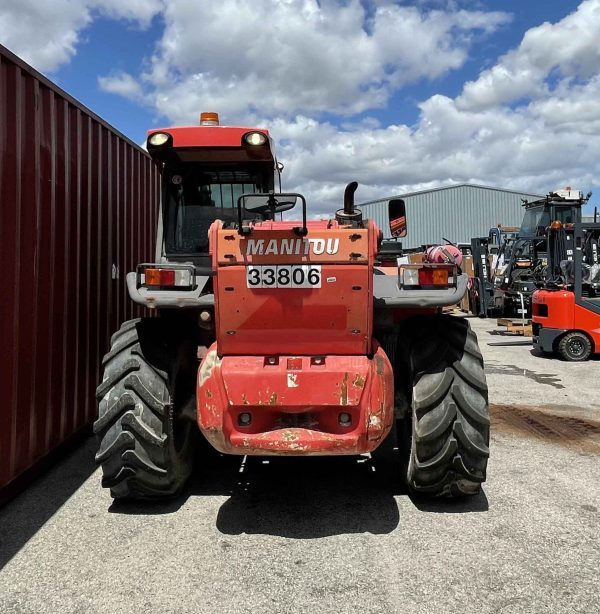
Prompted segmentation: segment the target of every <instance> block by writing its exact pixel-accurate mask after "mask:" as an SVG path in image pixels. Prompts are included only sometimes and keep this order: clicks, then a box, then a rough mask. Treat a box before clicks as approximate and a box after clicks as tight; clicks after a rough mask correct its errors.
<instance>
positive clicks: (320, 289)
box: [94, 115, 490, 498]
mask: <svg viewBox="0 0 600 614" xmlns="http://www.w3.org/2000/svg"><path fill="white" fill-rule="evenodd" d="M207 121H209V122H210V123H211V124H213V125H207ZM202 123H203V125H200V126H197V127H187V128H169V129H163V130H152V131H151V132H150V133H149V135H148V152H149V153H150V155H151V156H153V158H154V159H155V160H156V161H157V162H158V163H159V164H160V165H161V168H162V181H163V192H162V209H161V218H160V222H159V228H158V234H157V251H156V262H154V263H142V264H140V265H139V266H138V267H137V270H136V271H135V272H131V273H129V274H128V276H127V283H128V288H129V292H130V295H131V297H132V299H133V300H135V301H136V302H138V303H140V304H141V305H145V306H146V307H149V308H152V309H153V310H154V311H155V314H156V316H157V317H147V318H142V319H138V320H132V321H129V322H126V323H125V324H123V325H122V327H121V329H120V330H119V331H118V332H116V333H115V334H114V335H113V337H112V347H111V349H110V351H109V353H108V354H107V355H106V356H105V358H104V379H103V382H102V383H101V384H100V386H99V387H98V391H97V395H98V400H99V417H98V420H97V421H96V423H95V427H94V428H95V432H96V433H97V435H98V438H99V441H100V449H99V451H98V453H97V455H96V460H97V462H99V463H100V464H101V465H102V469H103V485H104V486H105V487H108V488H110V489H111V493H112V496H113V497H116V498H154V497H163V496H169V495H173V494H175V493H177V492H178V491H180V490H181V489H182V487H183V486H184V484H185V482H186V480H187V478H188V477H189V475H190V473H191V472H192V466H193V462H194V458H195V457H196V452H197V445H196V444H197V438H198V437H199V436H200V433H201V436H203V437H204V438H205V439H206V440H207V441H208V442H209V443H210V444H211V445H212V446H213V447H214V448H216V449H217V450H218V451H220V452H222V453H224V454H237V455H296V456H297V455H340V454H344V455H358V454H365V453H369V452H372V451H374V450H375V449H376V448H378V447H379V446H380V445H381V443H382V442H383V441H384V440H385V439H386V438H387V437H388V436H389V435H390V433H391V432H392V430H394V431H396V430H397V433H398V442H399V447H400V451H401V470H400V468H399V474H400V473H401V474H402V475H403V478H404V480H405V482H406V484H407V487H408V489H409V491H410V492H412V493H419V494H424V495H430V496H446V497H455V496H462V495H471V494H474V493H477V492H478V491H479V490H480V486H481V483H482V482H483V481H484V480H485V476H486V465H487V459H488V455H489V450H488V444H489V424H490V421H489V413H488V393H487V385H486V380H485V375H484V371H483V360H482V357H481V353H480V351H479V349H478V345H477V339H476V337H475V334H474V333H473V332H472V331H471V330H470V328H469V324H468V322H467V321H466V320H465V319H462V318H459V317H452V316H449V315H445V314H442V313H441V311H442V307H444V306H447V305H453V304H455V303H457V302H459V301H460V300H461V298H462V297H463V295H464V293H465V290H466V287H467V277H466V275H465V274H463V273H462V272H461V270H460V268H459V265H460V258H457V257H455V256H453V255H450V256H449V257H448V259H447V260H444V259H441V260H442V261H441V262H439V261H438V262H428V261H427V259H426V258H425V261H424V262H422V263H418V264H403V265H400V266H398V260H397V256H398V255H399V254H400V253H401V248H400V244H399V243H395V242H393V241H392V242H383V243H384V244H383V245H382V241H381V236H382V233H381V232H380V230H379V229H378V228H377V226H376V225H375V223H374V222H373V221H370V220H363V219H362V215H361V212H360V211H359V210H357V209H356V208H355V207H354V191H355V190H356V187H357V184H356V183H354V182H353V183H351V184H349V185H348V186H347V187H346V190H345V193H344V206H343V208H340V210H338V211H337V213H336V214H335V215H334V217H333V218H332V219H329V220H322V221H307V206H306V201H305V199H304V197H303V196H302V195H300V194H283V193H280V191H279V193H277V192H276V191H275V185H276V183H278V182H276V181H275V177H276V176H277V175H278V173H279V170H280V168H281V167H280V165H278V163H277V162H276V160H275V157H274V155H273V152H272V148H271V139H270V138H269V134H268V132H267V131H266V130H262V129H255V128H238V127H221V126H218V125H214V124H216V123H217V118H216V116H206V115H204V116H203V121H202ZM297 204H300V206H301V210H302V211H301V215H300V216H299V218H300V219H298V220H292V219H288V218H289V216H290V214H287V215H286V216H285V219H281V218H282V215H281V214H282V213H283V212H284V211H287V210H289V209H291V208H293V207H294V206H295V205H297ZM389 209H390V220H391V228H392V232H391V234H392V235H393V236H396V237H401V236H404V235H405V234H406V219H405V207H404V203H403V201H400V200H395V201H391V202H390V204H389ZM396 426H397V429H396V428H395V427H396ZM393 427H394V428H393ZM199 458H201V456H200V455H199Z"/></svg>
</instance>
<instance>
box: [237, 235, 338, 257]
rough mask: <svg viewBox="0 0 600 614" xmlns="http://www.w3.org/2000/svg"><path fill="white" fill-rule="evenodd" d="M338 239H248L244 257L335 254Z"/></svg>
mask: <svg viewBox="0 0 600 614" xmlns="http://www.w3.org/2000/svg"><path fill="white" fill-rule="evenodd" d="M339 248H340V240H339V239H270V240H269V241H266V240H265V239H248V245H247V247H246V256H270V255H273V256H300V255H303V256H305V255H307V254H314V255H315V256H320V255H321V254H337V252H338V249H339Z"/></svg>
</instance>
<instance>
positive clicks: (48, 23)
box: [0, 0, 162, 72]
mask: <svg viewBox="0 0 600 614" xmlns="http://www.w3.org/2000/svg"><path fill="white" fill-rule="evenodd" d="M161 7H162V1H161V0H126V1H121V0H51V1H50V0H44V1H40V0H18V2H16V1H14V0H0V42H1V43H2V44H3V45H5V46H6V47H8V48H9V49H10V50H11V51H13V52H14V53H16V54H17V55H19V56H20V57H22V58H23V59H24V60H25V61H26V62H28V63H29V64H31V65H32V66H33V67H34V68H37V69H38V70H40V71H42V72H45V71H50V72H52V71H55V70H57V69H58V68H59V67H60V66H61V65H62V64H65V63H67V62H68V61H69V60H70V59H71V58H72V57H73V56H74V55H75V53H76V47H77V43H78V42H79V40H80V35H81V32H82V30H84V28H86V27H87V26H88V25H89V24H90V23H91V21H92V19H93V15H94V13H96V12H97V13H100V14H103V15H106V16H107V17H111V18H113V19H125V20H128V21H131V22H133V23H135V24H137V25H139V26H140V27H147V26H148V25H149V23H150V20H151V19H152V17H153V16H154V15H156V14H157V13H158V12H159V11H160V9H161Z"/></svg>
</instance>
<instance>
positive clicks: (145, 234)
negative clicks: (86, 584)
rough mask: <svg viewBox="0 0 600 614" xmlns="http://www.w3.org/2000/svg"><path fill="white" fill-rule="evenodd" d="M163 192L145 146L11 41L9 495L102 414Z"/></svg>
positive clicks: (4, 385) (4, 370)
mask: <svg viewBox="0 0 600 614" xmlns="http://www.w3.org/2000/svg"><path fill="white" fill-rule="evenodd" d="M159 195H160V193H159V169H158V168H157V166H156V165H155V163H154V162H153V161H152V160H151V159H150V157H149V156H148V155H147V154H146V152H145V151H144V150H143V149H141V148H140V147H138V146H137V145H136V144H135V143H134V142H132V141H131V140H129V139H128V138H126V137H125V136H124V135H123V134H121V133H119V132H118V131H117V130H115V129H114V128H112V127H111V126H110V125H108V124H107V123H106V122H105V121H103V120H102V119H101V118H99V117H98V116H97V115H95V114H94V113H92V112H91V111H90V110H89V109H87V108H85V107H84V106H83V105H81V104H80V103H79V102H78V101H77V100H75V99H74V98H72V97H71V96H69V95H68V94H66V93H65V92H63V91H62V90H61V89H60V88H58V87H57V86H56V85H54V84H53V83H52V82H50V81H49V80H48V79H46V78H45V77H43V76H42V75H40V74H39V73H38V72H36V71H35V70H33V69H32V68H31V67H30V66H28V65H27V64H25V63H24V62H23V61H22V60H20V59H19V58H17V57H16V56H15V55H14V54H12V53H11V52H10V51H8V50H7V49H5V48H4V47H2V46H0V267H1V271H0V285H1V288H0V348H1V349H0V499H3V498H4V499H5V498H6V497H7V496H9V494H10V493H11V492H13V491H14V490H15V489H16V487H17V486H22V485H23V482H24V480H27V479H28V478H29V477H30V476H31V475H32V469H34V468H35V467H36V465H37V464H38V463H39V462H40V461H42V460H43V459H44V458H45V457H46V456H47V455H48V454H50V453H51V452H52V451H54V450H55V449H56V448H57V447H58V446H60V445H61V444H62V443H63V442H66V441H68V440H69V439H70V438H72V437H73V436H75V435H76V434H77V433H80V432H81V431H82V429H85V427H86V426H88V425H89V424H90V422H91V421H92V420H93V419H94V417H95V415H96V401H95V397H94V391H95V388H96V386H97V385H98V383H99V381H100V377H101V364H100V363H101V359H102V356H103V354H104V353H105V352H106V351H107V349H108V346H109V340H110V336H111V334H112V333H113V332H114V331H115V330H117V328H118V327H119V325H120V323H121V322H122V321H124V320H127V319H129V318H132V317H135V315H136V314H137V313H138V310H137V309H136V308H135V307H134V304H133V303H132V301H130V300H129V297H128V294H127V288H126V284H125V275H126V273H127V272H128V271H132V270H135V266H136V265H137V264H138V263H140V262H145V261H152V260H153V259H154V243H155V236H156V223H157V217H158V207H159Z"/></svg>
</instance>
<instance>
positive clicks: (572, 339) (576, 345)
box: [558, 331, 592, 362]
mask: <svg viewBox="0 0 600 614" xmlns="http://www.w3.org/2000/svg"><path fill="white" fill-rule="evenodd" d="M558 353H559V354H560V356H561V358H562V359H563V360H568V361H570V362H583V361H584V360H587V359H588V358H589V357H590V354H591V353H592V342H591V341H590V339H589V338H588V336H587V335H584V334H583V333H579V332H577V331H574V332H572V333H567V334H566V335H564V336H563V337H561V339H560V341H559V342H558Z"/></svg>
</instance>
